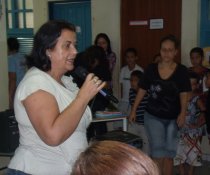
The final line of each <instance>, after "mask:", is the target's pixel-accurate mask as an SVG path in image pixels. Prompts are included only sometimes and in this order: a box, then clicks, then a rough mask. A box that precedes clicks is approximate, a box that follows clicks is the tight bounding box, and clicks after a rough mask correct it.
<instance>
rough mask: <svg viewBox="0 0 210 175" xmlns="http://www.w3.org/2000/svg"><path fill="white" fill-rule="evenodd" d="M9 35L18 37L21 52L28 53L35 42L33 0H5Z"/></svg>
mask: <svg viewBox="0 0 210 175" xmlns="http://www.w3.org/2000/svg"><path fill="white" fill-rule="evenodd" d="M5 5H6V25H7V37H16V38H17V39H18V41H19V43H20V50H19V52H20V53H22V54H28V53H29V52H30V51H31V48H32V44H33V28H34V23H33V22H34V19H33V0H5Z"/></svg>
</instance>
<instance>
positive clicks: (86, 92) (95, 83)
mask: <svg viewBox="0 0 210 175" xmlns="http://www.w3.org/2000/svg"><path fill="white" fill-rule="evenodd" d="M105 86H106V82H102V81H101V80H100V79H99V78H98V77H97V76H95V75H94V74H93V73H90V74H88V75H87V77H86V80H85V82H84V84H83V85H82V87H81V89H80V91H79V93H78V95H77V97H78V98H83V99H85V100H87V102H89V101H90V100H91V99H92V98H93V97H94V96H95V95H96V94H97V93H98V92H99V91H100V90H101V89H102V88H104V87H105Z"/></svg>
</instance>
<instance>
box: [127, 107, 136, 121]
mask: <svg viewBox="0 0 210 175" xmlns="http://www.w3.org/2000/svg"><path fill="white" fill-rule="evenodd" d="M128 120H129V122H131V123H132V122H135V120H136V111H135V110H133V109H132V110H131V112H130V115H129V116H128Z"/></svg>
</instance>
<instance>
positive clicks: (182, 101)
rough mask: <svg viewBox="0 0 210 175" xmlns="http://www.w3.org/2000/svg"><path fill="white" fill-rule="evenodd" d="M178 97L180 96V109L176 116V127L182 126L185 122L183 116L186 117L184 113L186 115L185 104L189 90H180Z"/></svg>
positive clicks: (186, 103)
mask: <svg viewBox="0 0 210 175" xmlns="http://www.w3.org/2000/svg"><path fill="white" fill-rule="evenodd" d="M179 97H180V105H181V111H180V113H179V116H178V118H177V125H178V127H182V126H183V125H184V123H185V118H186V115H187V105H188V97H189V92H181V93H180V95H179Z"/></svg>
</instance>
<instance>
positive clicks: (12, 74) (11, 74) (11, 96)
mask: <svg viewBox="0 0 210 175" xmlns="http://www.w3.org/2000/svg"><path fill="white" fill-rule="evenodd" d="M15 90H16V73H15V72H9V108H10V109H13V108H14V106H13V102H14V96H15Z"/></svg>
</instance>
